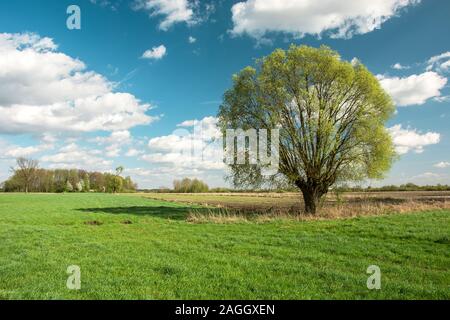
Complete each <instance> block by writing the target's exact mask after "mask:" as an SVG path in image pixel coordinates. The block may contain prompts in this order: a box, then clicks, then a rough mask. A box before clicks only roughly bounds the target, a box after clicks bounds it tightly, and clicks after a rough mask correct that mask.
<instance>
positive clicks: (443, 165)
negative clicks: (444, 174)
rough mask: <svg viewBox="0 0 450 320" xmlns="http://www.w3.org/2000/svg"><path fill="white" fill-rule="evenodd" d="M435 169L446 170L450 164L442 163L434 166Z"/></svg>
mask: <svg viewBox="0 0 450 320" xmlns="http://www.w3.org/2000/svg"><path fill="white" fill-rule="evenodd" d="M434 167H436V168H440V169H445V168H448V167H450V162H447V161H442V162H439V163H436V164H435V165H434Z"/></svg>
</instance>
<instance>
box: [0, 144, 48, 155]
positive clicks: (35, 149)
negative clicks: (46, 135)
mask: <svg viewBox="0 0 450 320" xmlns="http://www.w3.org/2000/svg"><path fill="white" fill-rule="evenodd" d="M53 147H54V145H53V143H52V142H44V143H41V144H38V145H34V146H26V147H23V146H17V145H12V144H9V143H7V142H6V141H3V140H0V149H1V150H2V152H1V154H0V159H16V158H20V157H30V156H33V155H35V154H38V153H41V152H44V151H48V150H50V149H52V148H53Z"/></svg>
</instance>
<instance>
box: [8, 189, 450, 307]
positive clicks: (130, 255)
mask: <svg viewBox="0 0 450 320" xmlns="http://www.w3.org/2000/svg"><path fill="white" fill-rule="evenodd" d="M210 196H213V197H216V198H217V197H220V195H210ZM149 197H154V195H142V194H136V195H110V194H28V195H26V194H0V244H1V245H0V299H450V287H449V286H450V271H449V266H450V256H449V252H450V250H449V249H450V215H449V214H450V210H449V209H446V208H445V207H429V208H426V210H422V211H420V210H419V211H415V212H411V213H403V214H386V215H384V214H383V215H373V216H356V217H352V218H343V219H311V220H305V221H299V220H295V219H283V218H280V219H268V220H266V221H257V220H255V221H251V220H242V221H235V222H229V221H226V222H224V223H220V222H217V221H215V222H208V221H207V220H206V221H202V222H196V221H192V220H190V219H189V216H190V215H191V214H192V211H193V210H194V211H195V210H197V212H198V210H204V209H202V207H200V204H202V203H203V202H204V201H203V200H204V199H201V201H197V200H198V199H197V200H195V199H191V200H189V201H188V200H186V201H185V202H180V201H179V199H168V198H165V199H150V198H149ZM165 197H168V196H165ZM238 198H239V199H240V200H237V199H238ZM243 198H244V195H241V196H240V197H237V198H235V201H242V202H249V199H247V198H245V199H243ZM267 198H268V197H260V198H258V203H261V202H264V201H275V203H284V201H281V200H282V199H278V200H273V199H272V200H268V199H267ZM221 199H223V198H221ZM242 199H243V200H242ZM167 200H170V202H169V201H167ZM297 200H298V199H297ZM297 200H295V201H297ZM211 205H212V204H211ZM222 205H223V204H222ZM218 206H220V204H219V205H218ZM70 265H78V266H80V268H81V290H69V289H67V287H66V281H67V277H68V274H67V272H66V270H67V267H68V266H70ZM370 265H377V266H379V267H380V269H381V274H382V278H381V279H382V280H381V281H382V282H381V283H382V285H381V289H380V290H369V289H367V286H366V281H367V278H368V276H369V275H368V274H367V273H366V270H367V268H368V266H370Z"/></svg>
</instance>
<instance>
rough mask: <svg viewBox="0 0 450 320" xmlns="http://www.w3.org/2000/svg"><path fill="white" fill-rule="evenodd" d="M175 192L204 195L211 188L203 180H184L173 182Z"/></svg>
mask: <svg viewBox="0 0 450 320" xmlns="http://www.w3.org/2000/svg"><path fill="white" fill-rule="evenodd" d="M173 190H174V192H177V193H203V192H208V191H209V187H208V185H207V184H206V183H204V182H203V181H201V180H198V179H189V178H184V179H183V180H181V181H180V180H175V181H174V182H173Z"/></svg>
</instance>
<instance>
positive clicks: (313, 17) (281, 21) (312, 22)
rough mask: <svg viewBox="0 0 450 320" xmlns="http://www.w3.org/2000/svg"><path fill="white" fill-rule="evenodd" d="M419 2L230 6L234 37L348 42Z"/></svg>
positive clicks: (301, 0) (267, 1) (291, 1)
mask: <svg viewBox="0 0 450 320" xmlns="http://www.w3.org/2000/svg"><path fill="white" fill-rule="evenodd" d="M419 2H420V0H377V1H373V0H353V1H350V0H347V1H339V0H322V1H310V0H247V1H243V2H239V3H237V4H235V5H233V7H232V9H231V11H232V19H233V24H234V26H233V29H232V33H233V34H244V33H246V34H249V35H250V36H253V37H255V38H261V37H263V36H264V35H265V34H266V33H268V32H271V31H275V32H284V33H290V34H293V35H294V36H303V35H305V34H312V35H319V36H320V35H321V34H322V33H325V32H328V33H329V34H331V36H332V37H336V38H350V37H352V36H353V35H355V34H364V33H368V32H371V31H373V30H375V29H379V28H380V27H381V25H382V24H383V23H384V22H386V21H387V20H389V19H391V18H392V17H394V16H396V15H399V14H400V12H401V10H402V9H403V8H405V7H407V6H410V5H414V4H418V3H419Z"/></svg>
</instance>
